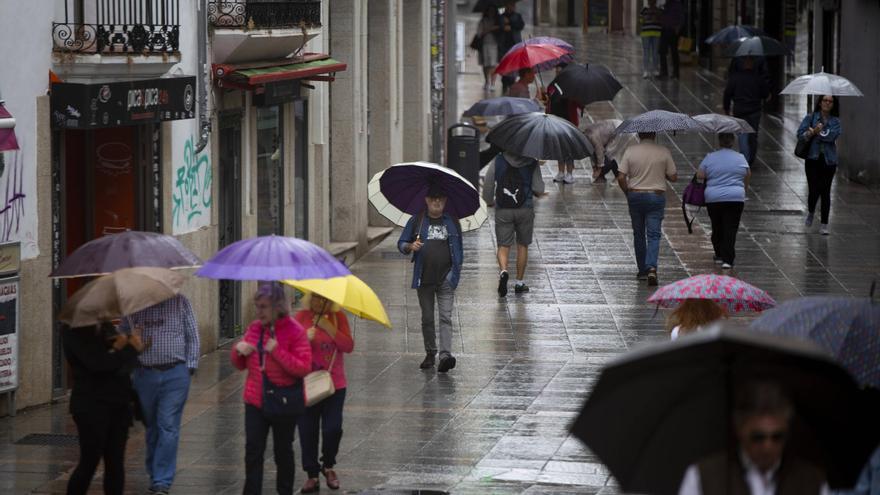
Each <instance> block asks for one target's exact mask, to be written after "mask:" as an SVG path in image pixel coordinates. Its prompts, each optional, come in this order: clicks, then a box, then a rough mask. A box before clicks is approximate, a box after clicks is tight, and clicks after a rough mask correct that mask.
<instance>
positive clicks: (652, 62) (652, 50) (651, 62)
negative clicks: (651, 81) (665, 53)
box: [642, 36, 660, 75]
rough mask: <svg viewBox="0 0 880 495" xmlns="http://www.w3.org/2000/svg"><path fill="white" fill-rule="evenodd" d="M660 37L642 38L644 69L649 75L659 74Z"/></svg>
mask: <svg viewBox="0 0 880 495" xmlns="http://www.w3.org/2000/svg"><path fill="white" fill-rule="evenodd" d="M659 43H660V37H659V36H642V69H643V70H644V71H645V72H647V73H648V74H649V75H654V73H655V72H657V70H658V69H657V67H658V64H659V63H660V61H659V58H660V56H659V55H658V54H657V46H658V44H659Z"/></svg>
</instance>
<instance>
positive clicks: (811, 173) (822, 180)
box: [806, 154, 837, 225]
mask: <svg viewBox="0 0 880 495" xmlns="http://www.w3.org/2000/svg"><path fill="white" fill-rule="evenodd" d="M806 165H807V166H806V169H807V187H808V191H809V192H808V194H807V207H808V208H809V209H810V215H812V214H813V212H814V211H816V203H817V202H818V201H819V198H822V223H823V224H826V225H827V224H828V216H829V215H830V214H831V182H833V181H834V173H835V172H837V166H836V165H835V166H831V167H829V166H828V165H826V164H825V155H822V154H820V155H819V159H818V160H810V159H807V164H806Z"/></svg>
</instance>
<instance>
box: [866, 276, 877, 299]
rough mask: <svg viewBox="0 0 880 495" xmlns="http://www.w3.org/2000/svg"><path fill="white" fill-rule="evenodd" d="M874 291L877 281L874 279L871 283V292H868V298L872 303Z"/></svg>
mask: <svg viewBox="0 0 880 495" xmlns="http://www.w3.org/2000/svg"><path fill="white" fill-rule="evenodd" d="M875 289H877V280H876V279H874V280H872V281H871V290H870V292H868V297H870V298H871V300H872V301H873V300H874V290H875Z"/></svg>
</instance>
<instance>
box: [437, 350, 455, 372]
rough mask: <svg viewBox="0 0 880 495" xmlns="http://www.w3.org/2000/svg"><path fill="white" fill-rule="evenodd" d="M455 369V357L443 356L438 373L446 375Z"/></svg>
mask: <svg viewBox="0 0 880 495" xmlns="http://www.w3.org/2000/svg"><path fill="white" fill-rule="evenodd" d="M452 368H455V357H453V356H452V354H443V355H441V356H440V364H438V365H437V372H438V373H446V372H447V371H449V370H451V369H452Z"/></svg>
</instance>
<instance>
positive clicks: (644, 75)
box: [642, 71, 651, 79]
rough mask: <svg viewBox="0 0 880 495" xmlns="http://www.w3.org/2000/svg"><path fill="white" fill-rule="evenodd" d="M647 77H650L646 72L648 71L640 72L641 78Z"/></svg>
mask: <svg viewBox="0 0 880 495" xmlns="http://www.w3.org/2000/svg"><path fill="white" fill-rule="evenodd" d="M649 77H651V75H650V74H648V71H645V72H642V79H647V78H649Z"/></svg>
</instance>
